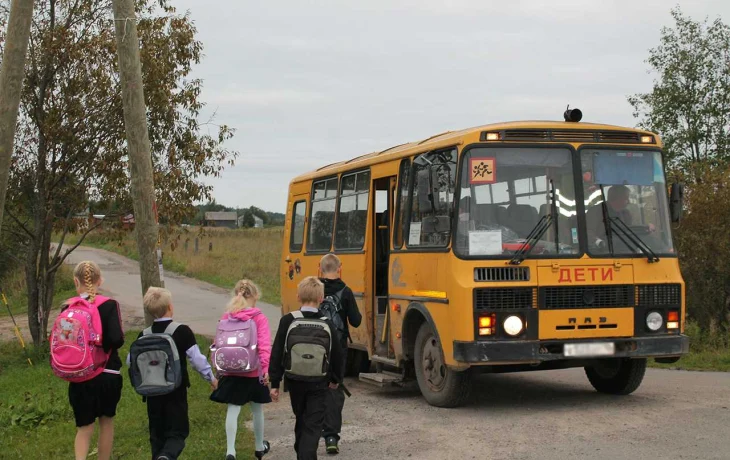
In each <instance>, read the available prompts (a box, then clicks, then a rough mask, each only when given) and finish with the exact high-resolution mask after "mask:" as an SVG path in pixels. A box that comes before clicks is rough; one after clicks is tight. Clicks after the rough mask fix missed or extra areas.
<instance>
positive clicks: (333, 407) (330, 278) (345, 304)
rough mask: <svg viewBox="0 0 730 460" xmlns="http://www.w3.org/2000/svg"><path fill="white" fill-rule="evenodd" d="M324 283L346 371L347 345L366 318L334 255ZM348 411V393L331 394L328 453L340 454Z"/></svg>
mask: <svg viewBox="0 0 730 460" xmlns="http://www.w3.org/2000/svg"><path fill="white" fill-rule="evenodd" d="M319 272H320V276H321V278H320V281H322V283H323V284H324V296H325V299H326V300H327V301H329V302H331V303H332V305H333V306H334V307H335V310H336V311H337V314H338V315H339V320H337V319H336V320H335V321H333V323H334V324H335V327H336V328H337V329H338V332H339V334H340V346H341V347H342V350H343V354H342V355H343V361H342V368H343V369H346V368H347V362H346V361H347V341H348V339H350V328H349V326H348V324H349V325H350V326H352V327H360V323H361V322H362V315H361V314H360V310H359V309H358V308H357V301H356V300H355V295H354V294H353V293H352V289H350V288H349V287H347V285H346V284H345V283H344V281H342V279H341V277H342V262H340V259H339V258H338V257H337V256H336V255H334V254H327V255H326V256H324V257H322V260H320V262H319ZM344 407H345V393H344V391H343V389H342V388H337V389H333V390H330V391H328V392H327V409H326V411H325V415H324V427H323V429H322V437H323V438H324V442H325V445H326V446H327V453H328V454H330V455H336V454H338V453H340V448H339V446H338V443H339V441H340V430H341V429H342V409H343V408H344Z"/></svg>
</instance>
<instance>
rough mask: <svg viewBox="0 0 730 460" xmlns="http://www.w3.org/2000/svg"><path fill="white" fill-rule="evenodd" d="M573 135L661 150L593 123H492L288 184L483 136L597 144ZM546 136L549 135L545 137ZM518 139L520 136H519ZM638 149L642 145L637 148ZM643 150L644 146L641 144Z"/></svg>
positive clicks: (342, 164) (634, 131)
mask: <svg viewBox="0 0 730 460" xmlns="http://www.w3.org/2000/svg"><path fill="white" fill-rule="evenodd" d="M576 131H586V132H591V131H592V132H594V134H595V135H600V134H601V133H605V132H609V133H611V132H612V133H613V134H614V136H613V137H612V136H611V135H610V134H609V135H608V136H605V139H604V140H603V141H601V143H603V144H608V145H616V144H619V145H626V144H633V145H636V144H637V141H630V140H627V139H628V137H625V138H623V139H622V137H621V136H620V135H618V134H619V133H624V134H625V135H627V136H629V135H641V134H645V135H651V136H654V139H655V142H654V143H652V144H649V145H650V146H652V147H661V139H660V138H659V136H657V135H656V134H655V133H652V132H649V131H645V130H642V129H636V128H626V127H623V126H614V125H604V124H597V123H570V122H560V121H511V122H505V123H494V124H489V125H482V126H476V127H473V128H467V129H462V130H458V131H446V132H443V133H440V134H436V135H434V136H431V137H428V138H426V139H424V140H421V141H416V142H409V143H405V144H400V145H396V146H394V147H390V148H387V149H385V150H382V151H379V152H371V153H367V154H365V155H361V156H358V157H355V158H352V159H350V160H344V161H339V162H336V163H332V164H329V165H326V166H323V167H321V168H319V169H316V170H314V171H310V172H308V173H305V174H302V175H300V176H298V177H296V178H294V179H293V180H292V183H297V182H303V181H307V180H311V179H316V178H320V177H326V176H334V175H336V174H339V173H341V172H346V171H352V170H355V169H359V168H365V167H367V166H370V165H373V164H378V163H383V162H386V161H392V160H398V159H400V158H404V157H408V156H411V155H413V154H417V153H423V152H427V151H429V150H433V149H438V148H443V147H448V146H452V145H454V144H466V143H474V142H479V141H480V136H481V133H483V132H500V133H501V139H503V141H504V142H509V141H518V142H521V143H533V142H537V143H543V142H552V143H560V144H566V143H587V144H594V143H598V142H597V141H594V140H593V139H590V138H586V137H585V136H583V137H582V138H580V136H578V137H576V136H573V137H572V138H571V134H573V135H574V134H575V132H576ZM548 133H550V134H548ZM520 135H522V136H520ZM639 145H642V144H639ZM644 145H645V146H646V144H644Z"/></svg>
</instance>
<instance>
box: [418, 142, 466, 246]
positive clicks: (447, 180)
mask: <svg viewBox="0 0 730 460" xmlns="http://www.w3.org/2000/svg"><path fill="white" fill-rule="evenodd" d="M413 165H414V168H413V188H412V193H413V199H412V207H411V215H410V221H409V227H408V234H407V236H406V238H407V239H406V242H407V245H408V247H418V246H420V247H446V246H448V244H449V239H450V237H451V217H452V214H453V206H454V189H455V184H456V149H451V150H446V151H441V152H432V153H427V154H424V155H421V156H419V157H417V158H416V160H415V161H414V162H413Z"/></svg>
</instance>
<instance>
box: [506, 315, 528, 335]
mask: <svg viewBox="0 0 730 460" xmlns="http://www.w3.org/2000/svg"><path fill="white" fill-rule="evenodd" d="M502 328H503V329H504V332H505V333H506V334H507V335H511V336H512V337H517V336H518V335H520V334H521V333H522V331H523V330H524V329H525V323H524V322H523V321H522V318H520V317H519V316H514V315H512V316H508V317H507V319H505V320H504V323H502Z"/></svg>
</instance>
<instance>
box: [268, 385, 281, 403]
mask: <svg viewBox="0 0 730 460" xmlns="http://www.w3.org/2000/svg"><path fill="white" fill-rule="evenodd" d="M269 394H270V395H271V400H272V401H274V402H279V389H278V388H272V389H271V391H270V392H269Z"/></svg>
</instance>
